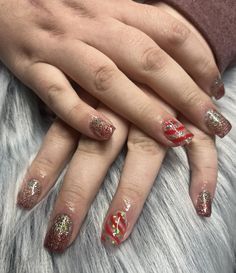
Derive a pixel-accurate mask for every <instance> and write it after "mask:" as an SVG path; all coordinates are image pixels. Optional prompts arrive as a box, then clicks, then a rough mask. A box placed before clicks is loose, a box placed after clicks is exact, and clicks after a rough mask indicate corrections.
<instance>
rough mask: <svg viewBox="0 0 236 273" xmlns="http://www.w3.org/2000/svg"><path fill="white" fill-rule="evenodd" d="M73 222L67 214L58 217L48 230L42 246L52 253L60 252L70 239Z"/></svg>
mask: <svg viewBox="0 0 236 273" xmlns="http://www.w3.org/2000/svg"><path fill="white" fill-rule="evenodd" d="M72 228H73V222H72V220H71V218H70V217H69V216H68V215H67V214H60V215H58V216H57V217H56V218H55V219H54V221H53V224H52V226H51V228H50V229H49V231H48V233H47V235H46V238H45V241H44V246H45V247H46V248H47V249H48V250H49V251H52V252H62V251H64V250H65V249H66V247H67V246H68V243H69V241H70V238H71V234H72Z"/></svg>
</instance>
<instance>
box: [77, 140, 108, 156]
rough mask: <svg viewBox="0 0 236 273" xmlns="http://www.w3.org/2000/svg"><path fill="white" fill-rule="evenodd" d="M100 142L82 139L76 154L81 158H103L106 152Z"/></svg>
mask: <svg viewBox="0 0 236 273" xmlns="http://www.w3.org/2000/svg"><path fill="white" fill-rule="evenodd" d="M105 150H106V149H105V145H104V143H102V142H98V141H94V140H92V139H90V138H83V139H82V140H81V141H80V143H79V146H78V149H77V151H78V153H79V154H80V155H82V156H83V157H88V158H89V157H99V158H101V159H102V158H104V157H105V154H106V151H105Z"/></svg>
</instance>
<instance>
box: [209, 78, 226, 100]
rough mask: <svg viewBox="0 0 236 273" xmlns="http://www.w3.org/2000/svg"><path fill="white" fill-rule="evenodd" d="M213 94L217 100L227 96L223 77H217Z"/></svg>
mask: <svg viewBox="0 0 236 273" xmlns="http://www.w3.org/2000/svg"><path fill="white" fill-rule="evenodd" d="M211 94H212V96H213V97H215V99H217V100H219V99H221V98H222V97H223V96H224V94H225V87H224V83H223V81H222V78H221V76H219V77H217V78H216V79H215V81H214V83H213V84H212V86H211Z"/></svg>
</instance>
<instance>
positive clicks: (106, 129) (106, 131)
mask: <svg viewBox="0 0 236 273" xmlns="http://www.w3.org/2000/svg"><path fill="white" fill-rule="evenodd" d="M90 129H91V130H92V132H93V133H94V134H95V135H96V136H97V137H99V138H102V139H105V140H106V139H109V138H110V137H111V136H112V134H113V132H114V131H115V129H116V128H115V127H114V126H113V125H112V124H111V123H109V122H108V121H106V120H104V119H102V118H100V117H95V116H93V117H92V119H91V121H90Z"/></svg>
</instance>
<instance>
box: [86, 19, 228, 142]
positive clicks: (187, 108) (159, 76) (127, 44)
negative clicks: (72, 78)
mask: <svg viewBox="0 0 236 273" xmlns="http://www.w3.org/2000/svg"><path fill="white" fill-rule="evenodd" d="M107 24H108V26H110V27H108V29H107V30H106V31H105V32H100V33H96V35H94V36H93V37H91V39H90V40H89V43H90V44H93V45H94V46H95V47H96V48H98V49H99V50H101V51H102V52H103V53H104V54H106V55H107V56H108V57H110V58H111V59H112V60H113V61H114V62H115V63H116V64H117V65H118V66H119V68H120V69H121V70H122V71H123V72H124V73H125V74H127V75H128V77H130V78H131V79H133V80H135V81H138V82H141V83H143V84H147V85H148V86H149V87H151V88H152V89H153V90H154V91H156V92H157V93H158V94H159V95H160V96H161V97H162V98H163V99H164V100H165V101H167V102H168V103H169V104H170V105H172V106H173V107H174V108H175V109H177V110H179V111H180V112H181V113H182V114H183V115H184V116H185V117H187V118H188V119H189V120H190V121H192V123H193V124H195V125H196V126H197V127H198V128H200V129H201V130H203V131H205V132H206V133H208V134H215V135H217V136H219V137H224V136H225V135H226V134H227V133H228V132H229V131H230V129H231V125H230V123H229V122H228V120H227V119H226V118H224V117H223V116H222V115H221V114H220V113H219V112H218V111H217V109H216V106H215V105H214V104H213V102H212V100H211V99H210V98H209V96H207V95H206V94H205V93H204V92H203V91H202V90H201V89H200V88H199V86H198V85H196V83H195V82H194V81H193V80H192V78H191V77H190V76H189V75H188V74H187V73H186V72H185V71H184V70H183V68H182V67H181V66H180V65H179V64H177V63H176V62H175V61H174V60H173V59H172V58H171V57H170V56H169V55H168V54H167V53H166V52H165V51H164V50H162V49H161V48H160V47H159V46H158V45H157V44H156V43H155V42H154V41H153V40H151V38H150V37H148V36H147V35H145V34H144V33H143V32H141V31H139V30H138V29H135V28H133V27H130V26H127V25H124V24H122V23H121V22H118V21H115V20H113V21H111V22H108V23H107ZM117 37H119V43H118V42H117ZM108 38H109V45H108V44H107V43H106V41H107V40H108ZM120 44H122V47H121V46H120ZM106 75H107V74H106ZM113 76H114V73H113ZM107 78H109V79H110V77H108V76H107ZM110 86H111V79H110ZM125 90H126V91H129V90H128V89H125ZM107 93H108V92H106V95H107ZM129 93H130V91H129ZM148 124H149V123H148ZM140 128H142V127H140Z"/></svg>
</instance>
